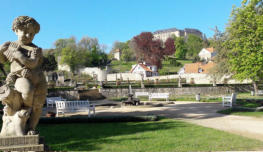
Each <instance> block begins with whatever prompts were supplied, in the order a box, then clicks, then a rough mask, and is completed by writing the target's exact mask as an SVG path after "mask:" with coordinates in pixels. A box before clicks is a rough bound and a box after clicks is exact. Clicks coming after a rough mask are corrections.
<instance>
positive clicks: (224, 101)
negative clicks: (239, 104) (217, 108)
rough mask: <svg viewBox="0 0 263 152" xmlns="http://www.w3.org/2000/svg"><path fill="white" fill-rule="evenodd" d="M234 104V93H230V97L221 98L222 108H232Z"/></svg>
mask: <svg viewBox="0 0 263 152" xmlns="http://www.w3.org/2000/svg"><path fill="white" fill-rule="evenodd" d="M234 102H236V94H235V93H232V94H231V96H223V97H222V104H223V107H232V105H233V103H234Z"/></svg>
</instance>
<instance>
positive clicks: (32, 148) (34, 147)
mask: <svg viewBox="0 0 263 152" xmlns="http://www.w3.org/2000/svg"><path fill="white" fill-rule="evenodd" d="M0 151H44V145H43V144H39V145H17V146H15V145H13V146H5V147H2V146H1V147H0Z"/></svg>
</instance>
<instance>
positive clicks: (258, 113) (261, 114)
mask: <svg viewBox="0 0 263 152" xmlns="http://www.w3.org/2000/svg"><path fill="white" fill-rule="evenodd" d="M218 113H221V114H227V115H238V116H250V117H258V118H263V112H262V111H249V110H244V109H232V108H229V109H225V110H220V111H218Z"/></svg>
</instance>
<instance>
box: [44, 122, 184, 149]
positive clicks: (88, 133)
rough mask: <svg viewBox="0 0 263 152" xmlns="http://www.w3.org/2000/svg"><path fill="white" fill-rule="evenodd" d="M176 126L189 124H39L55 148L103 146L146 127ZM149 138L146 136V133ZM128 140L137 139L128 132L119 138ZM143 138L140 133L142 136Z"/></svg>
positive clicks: (146, 128) (96, 147)
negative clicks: (130, 136)
mask: <svg viewBox="0 0 263 152" xmlns="http://www.w3.org/2000/svg"><path fill="white" fill-rule="evenodd" d="M176 127H180V128H182V127H186V126H185V124H184V123H181V122H165V121H155V122H143V123H135V122H132V123H131V122H126V123H81V124H78V123H74V124H40V125H39V131H40V132H41V136H44V137H45V141H46V142H47V144H48V145H49V146H51V149H52V150H62V151H64V150H66V151H67V150H77V151H79V150H80V151H83V150H89V151H94V150H100V149H101V147H100V145H101V144H111V143H119V142H120V141H119V139H118V138H117V139H116V138H114V139H112V138H111V137H116V136H122V135H132V134H137V133H142V132H147V131H157V130H165V129H170V128H176ZM143 138H147V137H143ZM120 139H121V140H122V141H123V140H127V142H129V141H132V140H138V139H137V138H129V137H128V136H127V137H126V136H125V138H123V136H122V137H121V138H120ZM141 139H142V138H141V137H140V140H141Z"/></svg>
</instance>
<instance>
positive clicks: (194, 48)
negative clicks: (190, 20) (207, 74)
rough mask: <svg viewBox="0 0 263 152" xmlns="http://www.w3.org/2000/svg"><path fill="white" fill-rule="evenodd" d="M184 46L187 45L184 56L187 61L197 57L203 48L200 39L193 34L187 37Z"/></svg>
mask: <svg viewBox="0 0 263 152" xmlns="http://www.w3.org/2000/svg"><path fill="white" fill-rule="evenodd" d="M186 44H187V53H186V56H187V58H188V59H194V58H195V57H196V56H198V53H199V52H200V50H201V49H202V48H203V47H204V46H203V44H204V43H203V40H202V38H201V37H199V36H197V35H194V34H189V35H188V38H187V40H186Z"/></svg>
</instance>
